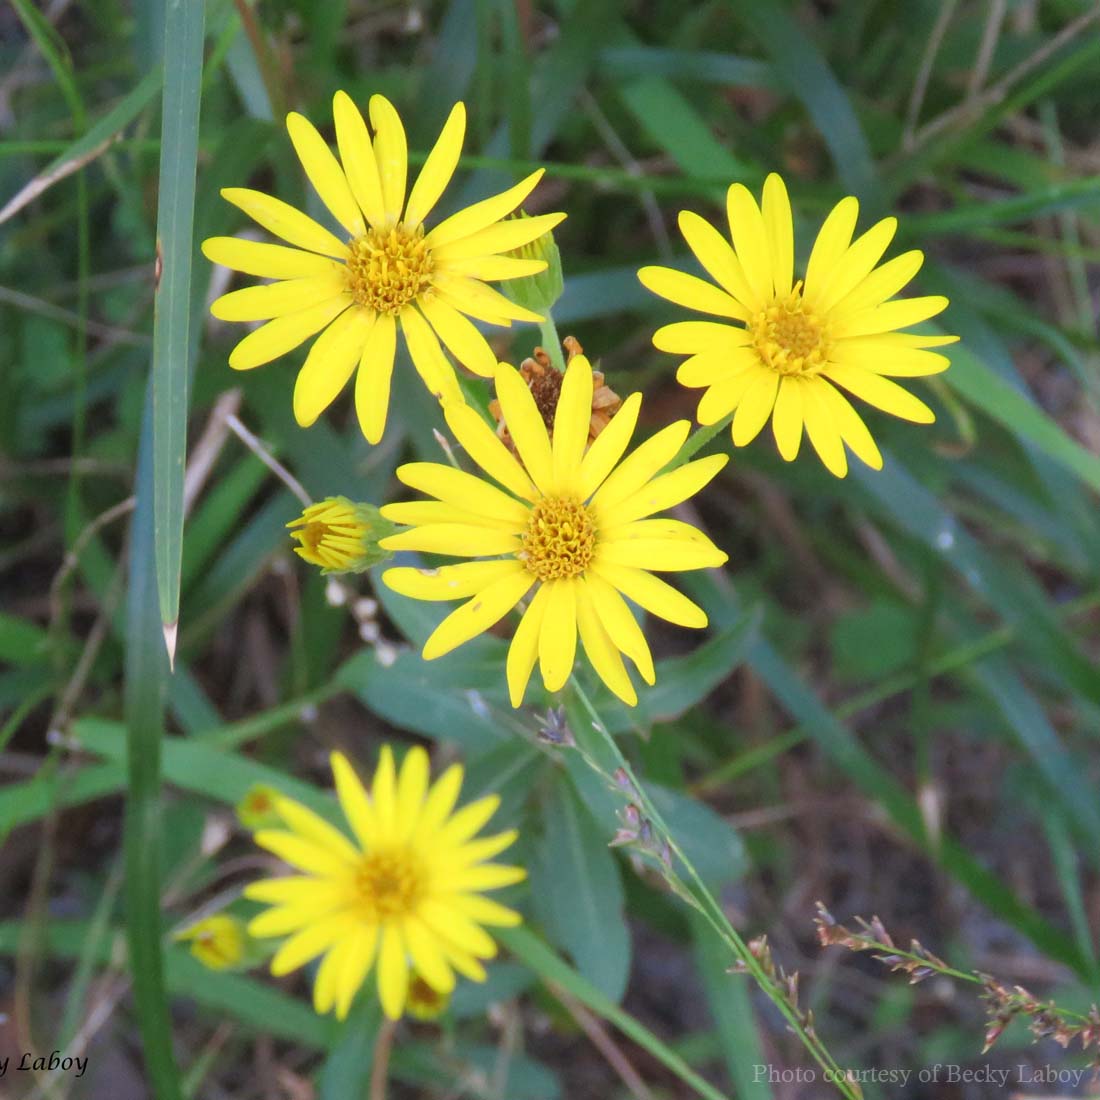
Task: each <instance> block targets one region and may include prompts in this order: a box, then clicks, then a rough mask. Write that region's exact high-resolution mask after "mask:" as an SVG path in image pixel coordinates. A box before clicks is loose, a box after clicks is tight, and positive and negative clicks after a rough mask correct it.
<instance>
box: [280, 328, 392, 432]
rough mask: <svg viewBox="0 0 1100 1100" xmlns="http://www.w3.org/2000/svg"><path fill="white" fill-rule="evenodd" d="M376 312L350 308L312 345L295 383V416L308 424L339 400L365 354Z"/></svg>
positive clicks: (302, 423)
mask: <svg viewBox="0 0 1100 1100" xmlns="http://www.w3.org/2000/svg"><path fill="white" fill-rule="evenodd" d="M375 317H376V314H373V313H368V312H367V311H366V310H364V309H359V308H353V309H349V310H346V311H345V312H344V313H342V314H341V315H340V316H339V317H337V318H336V320H335V321H333V322H332V324H331V325H329V326H328V328H326V329H325V331H324V332H322V333H321V335H320V336H318V337H317V339H316V340H315V341H314V343H313V347H311V348H310V349H309V354H308V355H307V356H306V361H305V363H303V364H302V369H301V370H300V371H299V372H298V380H297V381H296V382H295V384H294V419H295V420H297V421H298V423H299V424H300V425H301V426H302V427H303V428H308V427H309V426H310V425H311V424H312V423H313V422H314V421H315V420H316V419H317V417H319V416H320V415H321V413H323V412H324V411H325V409H327V408H328V407H329V405H331V404H332V402H333V401H335V400H336V397H337V395H338V394H339V393H340V391H341V390H342V389H343V388H344V386H345V385H347V381H348V379H349V378H350V377H351V375H352V372H353V371H354V370H355V368H356V366H357V365H358V363H359V360H360V358H361V356H362V354H363V348H364V346H365V344H366V340H367V338H368V335H369V334H370V330H371V328H373V326H374V322H375Z"/></svg>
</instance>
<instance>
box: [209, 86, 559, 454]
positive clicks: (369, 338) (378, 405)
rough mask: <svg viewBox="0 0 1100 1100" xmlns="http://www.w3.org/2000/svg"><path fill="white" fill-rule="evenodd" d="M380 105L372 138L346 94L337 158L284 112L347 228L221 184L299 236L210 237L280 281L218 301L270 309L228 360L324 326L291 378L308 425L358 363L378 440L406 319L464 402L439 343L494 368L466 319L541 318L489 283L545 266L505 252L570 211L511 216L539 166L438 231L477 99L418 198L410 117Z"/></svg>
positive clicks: (222, 311) (427, 358) (375, 101)
mask: <svg viewBox="0 0 1100 1100" xmlns="http://www.w3.org/2000/svg"><path fill="white" fill-rule="evenodd" d="M369 113H370V121H371V126H372V127H373V130H374V137H373V140H372V138H371V135H370V133H369V132H368V130H367V126H366V123H365V122H364V120H363V116H362V115H361V114H360V113H359V110H358V108H357V107H356V106H355V104H354V103H353V102H352V100H351V98H350V97H349V96H348V95H347V94H346V93H344V92H337V93H336V97H335V98H334V100H333V115H334V118H335V122H336V143H337V146H338V147H339V153H340V159H339V160H337V158H336V156H335V155H334V154H333V153H332V151H331V150H330V148H329V146H328V143H327V142H326V141H325V140H324V139H323V138H322V137H321V135H320V134H319V133H318V132H317V130H316V129H314V127H313V126H312V125H311V124H310V123H309V122H308V121H307V120H306V119H305V118H304V117H303V116H302V115H300V114H297V113H294V112H292V113H291V114H289V115H288V116H287V120H286V124H287V130H288V131H289V133H290V140H291V142H292V143H293V145H294V149H295V151H296V152H297V154H298V157H299V159H300V160H301V162H302V167H303V168H304V169H305V172H306V175H307V176H308V177H309V181H310V183H311V184H312V185H313V188H314V190H315V191H316V192H317V194H318V196H319V197H320V199H321V201H322V203H324V205H325V206H326V207H327V208H328V210H329V212H330V213H331V214H332V216H333V218H334V219H335V221H336V222H337V223H338V224H339V226H340V227H341V229H342V233H341V235H340V236H336V235H334V234H332V233H330V232H329V230H327V229H325V228H324V227H323V226H321V225H319V224H318V223H317V222H315V221H313V220H312V219H311V218H309V217H307V216H306V215H305V214H303V213H301V212H300V211H298V210H296V209H295V208H294V207H292V206H289V205H287V204H286V203H285V202H282V201H280V200H279V199H276V198H273V197H271V196H270V195H265V194H262V193H261V192H259V191H250V190H247V189H244V188H239V187H230V188H226V189H224V190H223V191H222V195H223V196H224V197H225V198H226V199H227V200H228V201H229V202H231V203H233V205H234V206H238V207H240V209H241V210H243V211H244V212H245V213H246V214H248V216H249V217H251V218H253V219H254V220H255V221H256V222H258V223H259V224H260V225H261V226H262V227H263V228H264V229H267V230H268V231H269V232H271V233H273V234H274V235H275V236H277V237H279V238H281V239H282V240H284V241H286V242H287V244H288V245H290V246H292V247H289V248H288V247H287V245H283V244H267V243H261V242H257V241H251V240H243V239H240V238H237V237H212V238H210V239H209V240H207V241H204V242H203V246H202V248H203V253H204V254H205V255H206V257H207V258H208V259H209V260H212V261H213V262H214V263H219V264H223V265H224V266H225V267H230V268H233V269H234V270H235V271H243V272H244V273H245V274H247V275H257V276H261V277H264V278H269V279H276V280H279V281H277V282H274V283H271V284H267V285H263V286H253V287H248V288H246V289H244V290H235V291H233V292H232V293H230V294H225V295H223V296H222V297H221V298H219V299H218V300H217V301H216V302H214V304H213V305H212V306H211V312H212V313H213V314H214V316H215V317H219V318H221V319H222V320H225V321H267V324H265V325H262V326H261V327H260V328H258V329H256V330H255V331H254V332H251V333H249V335H248V336H246V337H245V338H244V339H243V340H242V341H241V342H240V343H239V344H238V345H237V346H236V347H235V348H234V349H233V352H232V354H231V355H230V356H229V365H230V366H231V367H233V368H234V369H236V370H248V369H250V368H252V367H258V366H260V364H262V363H267V362H269V361H270V360H272V359H275V358H277V357H278V356H280V355H283V354H285V353H286V352H288V351H291V350H292V349H293V348H296V347H298V345H299V344H301V343H302V342H303V341H305V340H307V339H309V338H310V337H311V336H313V335H314V334H315V333H318V332H320V333H321V335H320V336H319V337H318V338H317V340H316V341H315V342H314V344H313V346H312V347H311V348H310V351H309V354H308V355H307V356H306V361H305V364H304V365H303V366H302V369H301V371H299V373H298V381H297V383H296V384H295V387H294V415H295V417H296V418H297V420H298V423H299V424H301V425H303V426H308V425H310V424H312V423H313V422H314V421H315V420H316V419H317V417H318V416H320V414H321V413H322V412H323V411H324V410H325V409H326V408H328V406H329V405H330V404H331V403H332V402H333V400H334V399H335V398H336V396H337V395H338V394H339V393H340V391H341V390H342V389H343V388H344V385H345V384H346V383H347V381H348V379H349V378H350V377H351V376H352V374H353V373H355V372H356V368H358V374H357V375H356V381H355V408H356V411H357V413H358V416H359V423H360V425H361V427H362V429H363V434H364V435H365V436H366V437H367V439H368V440H370V442H371V443H377V442H378V441H379V440H380V439H381V438H382V432H383V430H384V429H385V426H386V411H387V408H388V406H389V394H390V377H391V374H392V372H393V363H394V355H395V350H396V340H397V330H398V328H400V330H401V332H402V333H403V334H404V338H405V343H406V345H407V346H408V349H409V354H410V356H411V357H412V361H413V364H414V366H415V367H416V369H417V371H418V372H419V374H420V376H421V378H422V379H423V380H424V383H425V385H426V386H427V387H428V389H429V390H430V391H431V392H432V393H433V394H435V395H436V396H437V397H439V398H441V399H443V398H447V399H450V400H460V399H461V394H460V391H459V388H458V382H457V379H456V377H455V372H454V368H453V367H452V366H451V364H450V362H449V361H448V360H447V358H446V356H445V355H444V354H443V351H442V348H441V347H440V341H441V340H442V342H443V344H444V345H445V346H446V347H447V348H448V350H450V352H451V353H452V354H453V355H454V357H455V358H456V359H457V360H458V361H459V362H461V363H463V364H464V365H465V366H467V367H469V368H470V370H472V371H474V372H475V373H477V374H481V375H484V376H486V377H488V376H491V375H492V373H493V370H494V368H495V366H496V356H495V355H494V354H493V351H492V349H491V348H490V347H489V344H488V343H487V342H486V340H485V337H484V336H482V335H481V333H480V332H478V330H477V329H476V328H475V327H474V325H473V324H472V323H471V321H470V320H469V318H470V317H473V318H476V319H477V320H480V321H484V322H486V323H488V324H493V325H503V326H505V327H508V326H509V325H511V323H512V321H539V320H541V319H542V318H540V317H539V316H538V315H537V314H534V313H531V312H530V311H529V310H527V309H523V308H522V307H520V306H518V305H516V304H515V303H514V302H511V301H509V299H507V298H506V297H504V295H503V294H501V293H500V292H499V291H496V290H494V289H492V288H491V287H489V286H487V285H486V282H487V281H498V280H501V279H514V278H516V277H518V276H523V275H531V274H533V273H534V272H536V271H541V270H542V269H543V268H544V267H545V266H546V264H545V263H544V262H538V261H531V260H522V259H516V258H514V257H511V256H507V255H504V253H507V252H508V251H510V250H511V249H513V248H517V247H519V246H520V245H522V244H525V243H526V242H527V241H529V240H532V239H533V238H535V237H538V236H540V235H541V234H543V233H545V232H547V231H548V230H550V229H552V228H553V227H554V226H555V225H557V224H558V222H560V221H561V220H562V218H564V217H565V215H564V214H543V215H540V216H538V217H534V218H528V219H524V220H522V221H502V219H503V218H504V217H505V216H506V215H507V214H509V213H511V211H513V210H514V209H515V208H516V207H517V206H518V205H519V204H520V203H521V202H523V200H524V199H525V198H526V197H527V196H528V195H529V194H530V193H531V191H532V190H533V189H534V186H535V184H536V183H538V181H539V178H540V177H541V175H542V172H541V170H540V171H538V172H533V173H532V174H531V175H530V176H528V177H527V178H526V179H525V180H523V181H522V182H520V183H518V184H516V185H515V186H514V187H512V188H510V189H509V190H507V191H503V192H501V193H500V194H499V195H494V196H493V197H491V198H488V199H484V200H483V201H481V202H478V203H475V204H474V205H473V206H469V207H467V208H466V209H464V210H460V211H459V212H458V213H456V214H452V215H451V216H450V217H448V218H446V219H444V220H443V221H441V222H440V223H439V224H438V225H436V226H435V227H434V228H432V229H431V230H427V229H426V228H425V225H424V220H425V218H427V216H428V215H429V214H430V213H431V211H432V208H433V207H434V206H435V204H436V202H437V201H438V200H439V198H440V196H441V195H442V194H443V191H444V190H445V188H446V187H447V184H448V183H449V182H450V179H451V176H452V174H453V173H454V170H455V166H456V165H457V164H458V157H459V153H460V152H461V149H462V141H463V137H464V135H465V131H466V110H465V108H464V107H463V105H462V104H461V103H458V104H456V105H455V107H454V109H453V110H452V111H451V114H450V117H449V118H448V119H447V122H446V124H445V125H444V127H443V130H442V132H441V133H440V135H439V139H438V141H437V142H436V144H435V147H434V148H433V149H432V151H431V153H430V154H429V156H428V159H427V160H426V161H425V163H424V167H423V168H422V169H421V171H420V175H419V176H418V177H417V180H416V183H415V184H414V185H413V188H412V190H411V192H409V193H408V196H407V199H406V175H407V172H408V157H407V149H406V143H405V130H404V127H403V126H402V124H401V119H400V118H399V117H398V115H397V112H396V110H394V108H393V105H392V104H391V103H390V102H389V100H387V99H385V98H384V97H383V96H380V95H375V96H372V97H371V100H370V112H369ZM322 330H323V331H322Z"/></svg>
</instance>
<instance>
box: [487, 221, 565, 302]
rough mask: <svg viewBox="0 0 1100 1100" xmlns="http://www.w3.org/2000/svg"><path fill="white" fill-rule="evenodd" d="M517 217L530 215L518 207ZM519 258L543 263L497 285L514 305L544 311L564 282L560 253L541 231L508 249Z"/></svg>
mask: <svg viewBox="0 0 1100 1100" xmlns="http://www.w3.org/2000/svg"><path fill="white" fill-rule="evenodd" d="M516 217H519V218H527V217H530V215H529V214H525V213H524V212H523V211H522V210H521V211H520V212H519V213H518V214H517V215H516ZM508 255H509V256H515V257H516V258H517V259H520V260H541V261H542V262H543V263H545V264H546V267H545V268H544V269H543V270H542V271H540V272H538V274H536V275H521V276H520V277H519V278H518V279H508V280H506V281H505V282H502V283H501V284H500V289H501V290H503V291H504V293H505V294H507V295H508V297H509V298H511V299H512V301H513V302H515V303H516V304H517V305H521V306H523V307H524V308H525V309H531V310H534V311H535V312H536V313H545V312H546V310H548V309H550V308H551V307H552V306H553V305H554V303H555V302H556V301H557V300H558V299H559V298H560V297H561V293H562V290H563V289H564V283H563V281H562V273H561V253H559V252H558V246H557V245H556V244H555V243H554V234H553V233H544V234H543V235H542V236H541V237H536V238H535V239H534V240H533V241H531V242H529V243H528V244H524V245H520V247H519V248H513V249H512V251H511V252H509V253H508Z"/></svg>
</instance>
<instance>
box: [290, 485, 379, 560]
mask: <svg viewBox="0 0 1100 1100" xmlns="http://www.w3.org/2000/svg"><path fill="white" fill-rule="evenodd" d="M287 527H289V528H290V529H291V532H290V535H291V538H294V539H297V540H298V542H299V543H300V544H301V545H300V546H295V547H294V553H295V554H297V555H298V557H300V558H303V559H305V560H306V561H308V562H309V563H310V564H311V565H319V566H321V571H322V572H323V573H362V572H363V571H364V570H366V569H369V568H371V566H373V565H377V564H378V563H379V562H382V561H385V560H386V559H387V558H389V557H392V556H393V555H392V554H390V553H389V551H387V550H380V549H379V548H378V543H379V539H380V538H382V536H384V535H388V534H391V533H392V532H393V524H392V523H390V522H389V521H388V520H385V519H383V518H382V515H381V513H380V512H379V510H378V509H377V508H375V507H374V505H373V504H362V503H359V504H356V503H354V502H353V501H350V500H348V498H347V497H326V498H325V499H324V500H322V501H321V502H320V503H319V504H311V505H310V506H309V507H308V508H306V510H305V511H304V512H302V514H301V515H300V516H299V517H298V518H297V519H294V520H291V521H290V523H288V524H287ZM295 528H297V530H295Z"/></svg>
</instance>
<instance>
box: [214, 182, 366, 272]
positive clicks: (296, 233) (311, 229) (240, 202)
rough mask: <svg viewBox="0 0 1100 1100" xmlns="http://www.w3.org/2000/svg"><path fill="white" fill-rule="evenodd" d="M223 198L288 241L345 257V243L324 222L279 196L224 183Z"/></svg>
mask: <svg viewBox="0 0 1100 1100" xmlns="http://www.w3.org/2000/svg"><path fill="white" fill-rule="evenodd" d="M221 195H222V198H223V199H225V200H226V201H227V202H231V203H232V204H233V205H234V206H236V207H237V208H238V209H240V210H243V211H244V212H245V213H246V214H247V215H248V216H249V217H250V218H251V219H252V220H253V221H254V222H256V223H257V224H259V225H262V226H263V227H264V229H266V230H267V231H268V232H269V233H274V234H275V236H276V237H281V238H282V239H283V240H284V241H286V242H287V243H288V244H292V245H295V246H296V247H298V248H306V249H308V250H309V251H310V252H320V253H322V254H323V255H326V256H335V257H336V258H337V259H340V260H345V259H347V256H348V246H347V245H346V244H345V243H344V242H343V241H342V240H340V238H339V237H336V236H333V234H332V233H330V232H329V231H328V230H327V229H325V227H324V226H322V225H318V224H317V222H315V221H314V220H313V219H312V218H311V217H309V216H307V215H306V214H303V213H302V212H301V211H300V210H297V209H295V208H294V207H293V206H291V205H290V204H289V203H285V202H283V201H282V199H276V198H273V197H272V196H271V195H265V194H264V193H263V192H262V191H251V190H249V189H248V188H247V187H223V188H222V191H221Z"/></svg>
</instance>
